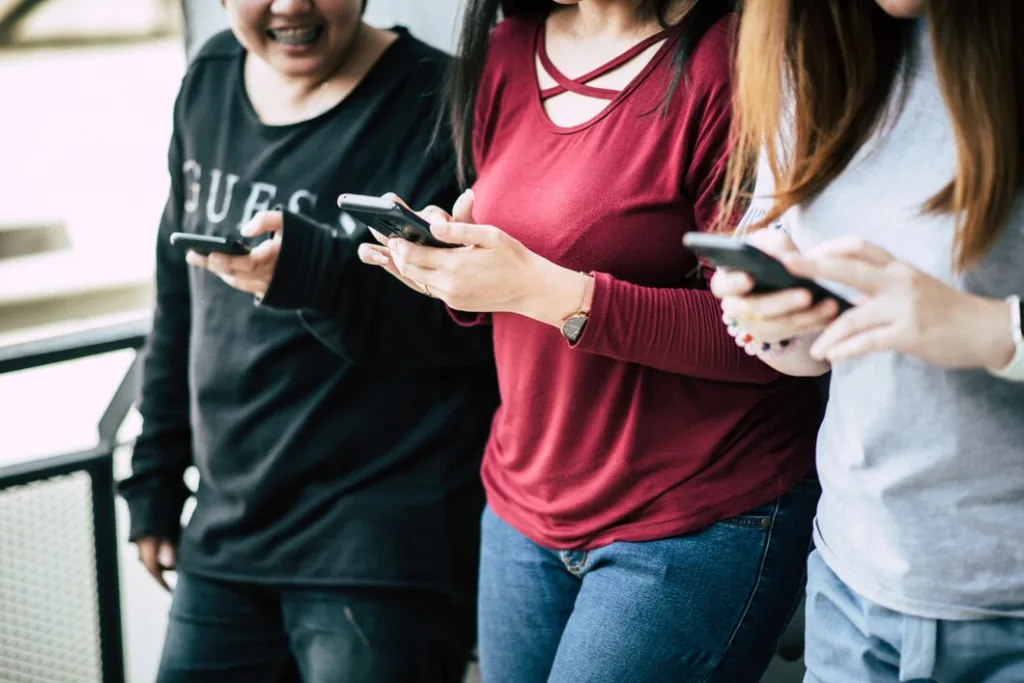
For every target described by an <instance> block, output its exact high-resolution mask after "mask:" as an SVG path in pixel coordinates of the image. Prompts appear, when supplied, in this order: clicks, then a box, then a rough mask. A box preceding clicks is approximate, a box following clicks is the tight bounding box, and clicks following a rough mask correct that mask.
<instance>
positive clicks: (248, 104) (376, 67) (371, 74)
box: [237, 26, 410, 133]
mask: <svg viewBox="0 0 1024 683" xmlns="http://www.w3.org/2000/svg"><path fill="white" fill-rule="evenodd" d="M387 30H388V31H391V32H393V33H395V34H396V35H397V36H398V37H397V38H396V39H395V40H393V41H391V44H390V45H388V46H387V47H385V48H384V51H383V52H381V53H380V55H378V57H377V59H376V61H375V62H374V63H373V64H372V65H371V66H370V69H369V70H368V71H367V72H366V73H365V74H363V77H362V78H361V79H360V80H359V82H358V83H356V85H355V87H353V88H352V91H351V92H349V94H348V95H346V96H345V97H344V98H342V100H341V101H340V102H337V103H336V104H334V106H332V107H330V108H328V109H325V110H324V111H322V112H320V113H319V114H316V115H315V116H311V117H309V118H308V119H302V120H301V121H292V122H291V123H265V122H264V121H263V120H262V119H260V115H259V114H258V113H257V112H256V107H254V106H253V104H252V100H251V99H249V91H248V90H246V87H245V60H246V59H248V58H249V54H248V51H247V50H246V49H245V48H244V47H242V48H241V55H242V58H241V59H240V60H238V72H237V73H238V78H239V81H238V93H239V97H240V99H241V101H242V108H243V110H244V111H245V113H246V115H247V116H248V117H249V118H250V120H252V121H253V122H254V123H255V124H256V125H257V126H258V127H259V129H260V130H261V131H263V132H264V133H281V132H286V131H290V130H295V129H298V128H302V127H303V126H308V125H309V124H311V123H315V122H317V121H320V120H322V119H325V118H327V117H329V116H331V115H333V114H334V113H335V112H337V111H338V110H339V109H341V108H342V107H346V106H350V105H349V102H351V101H352V100H353V99H356V100H358V98H359V97H361V96H362V93H363V91H364V90H366V89H367V88H368V87H370V86H368V85H367V84H366V83H367V81H370V82H371V85H372V81H373V80H374V79H376V78H378V74H379V73H380V72H382V71H385V72H386V66H387V62H390V61H392V59H393V57H391V55H392V53H395V52H398V51H400V50H401V49H402V46H404V44H405V43H406V42H407V41H408V40H409V39H410V34H409V31H408V29H406V28H405V27H404V26H392V27H389V28H388V29H387ZM382 65H383V66H382Z"/></svg>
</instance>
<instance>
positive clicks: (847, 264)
mask: <svg viewBox="0 0 1024 683" xmlns="http://www.w3.org/2000/svg"><path fill="white" fill-rule="evenodd" d="M786 266H787V268H789V270H790V271H791V272H792V273H793V274H794V275H798V276H802V277H807V278H821V279H824V280H831V281H834V282H838V283H840V284H843V285H847V286H849V287H851V288H853V289H855V290H857V291H858V292H860V293H861V295H862V296H861V297H860V298H858V299H856V300H855V301H854V303H856V305H855V306H854V308H852V309H851V310H849V311H847V312H846V313H844V314H843V315H841V316H840V317H839V318H838V319H836V320H835V322H833V323H831V324H830V325H829V326H828V327H827V328H826V329H825V330H824V331H823V332H822V333H821V335H820V336H819V337H818V339H817V340H816V341H815V342H814V344H813V345H812V346H811V356H813V357H814V358H816V359H818V360H827V361H830V362H833V363H834V362H836V361H842V360H847V359H850V358H855V357H857V356H863V355H865V354H868V353H873V352H877V351H895V352H899V353H904V354H908V355H912V356H916V357H918V358H921V359H922V360H924V361H927V362H929V363H932V364H934V365H939V366H942V367H946V368H982V367H984V368H999V367H1003V366H1005V365H1006V364H1007V363H1008V362H1009V361H1010V359H1011V358H1012V357H1013V351H1014V348H1013V339H1012V336H1011V333H1010V325H1009V320H1010V317H1009V309H1008V307H1007V304H1006V302H1004V301H1001V300H998V299H987V298H984V297H979V296H975V295H972V294H967V293H964V292H960V291H958V290H956V289H953V288H952V287H949V286H948V285H946V284H945V283H943V282H941V281H939V280H937V279H935V278H933V277H931V276H929V275H927V274H926V273H924V272H922V271H921V270H918V269H917V268H915V267H913V266H912V265H910V264H908V263H906V262H904V261H900V260H897V259H896V258H895V257H893V256H892V255H891V254H889V253H888V252H887V251H885V250H884V249H881V248H880V247H877V246H875V245H873V244H870V243H867V242H864V241H863V240H860V239H856V238H841V239H838V240H835V241H833V242H830V243H827V244H825V245H822V246H821V247H818V248H817V249H815V250H813V251H811V252H809V253H808V254H807V255H806V256H805V257H794V258H792V259H790V260H787V262H786Z"/></svg>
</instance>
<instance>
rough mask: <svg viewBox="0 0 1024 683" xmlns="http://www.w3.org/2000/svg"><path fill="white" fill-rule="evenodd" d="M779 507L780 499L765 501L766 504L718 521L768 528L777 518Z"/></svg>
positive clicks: (744, 526)
mask: <svg viewBox="0 0 1024 683" xmlns="http://www.w3.org/2000/svg"><path fill="white" fill-rule="evenodd" d="M778 509H779V502H778V500H773V501H771V502H768V503H765V504H764V505H758V506H757V507H756V508H754V509H752V510H748V511H747V512H744V513H743V514H742V515H736V516H735V517H728V518H726V519H723V520H721V521H720V522H718V523H719V524H727V525H729V526H736V527H740V528H743V529H762V530H766V529H770V528H771V527H772V522H773V521H774V519H775V514H776V513H777V512H778Z"/></svg>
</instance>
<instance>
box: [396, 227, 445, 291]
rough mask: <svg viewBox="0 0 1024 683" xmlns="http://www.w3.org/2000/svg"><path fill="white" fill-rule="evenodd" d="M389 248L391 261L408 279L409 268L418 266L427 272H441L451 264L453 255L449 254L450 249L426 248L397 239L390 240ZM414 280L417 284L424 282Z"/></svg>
mask: <svg viewBox="0 0 1024 683" xmlns="http://www.w3.org/2000/svg"><path fill="white" fill-rule="evenodd" d="M387 246H388V250H389V251H390V252H391V260H392V261H394V262H395V265H397V266H398V270H399V271H401V272H402V273H403V274H405V275H406V276H407V277H408V276H409V275H408V273H406V270H405V269H406V267H407V266H417V267H419V268H422V269H426V270H439V269H443V268H446V267H447V266H448V265H449V264H450V257H451V254H449V251H451V250H449V249H435V248H433V247H424V246H420V245H419V244H415V243H413V242H410V241H409V240H403V239H399V238H397V237H393V238H391V239H389V240H388V244H387ZM413 279H414V280H416V281H417V282H422V280H419V279H418V278H413Z"/></svg>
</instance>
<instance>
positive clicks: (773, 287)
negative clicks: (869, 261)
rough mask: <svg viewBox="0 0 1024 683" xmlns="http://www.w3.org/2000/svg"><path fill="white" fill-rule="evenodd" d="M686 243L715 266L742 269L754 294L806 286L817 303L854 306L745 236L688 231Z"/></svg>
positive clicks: (845, 308) (684, 242)
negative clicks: (790, 269) (783, 262)
mask: <svg viewBox="0 0 1024 683" xmlns="http://www.w3.org/2000/svg"><path fill="white" fill-rule="evenodd" d="M683 246H684V247H686V248H687V249H689V250H690V251H692V252H693V253H694V254H696V255H697V256H699V257H701V258H703V259H705V260H706V261H707V262H708V263H710V264H711V265H713V266H714V267H716V268H725V269H727V270H740V271H743V272H744V273H746V274H747V275H749V276H750V278H751V279H752V280H753V281H754V290H753V293H755V294H768V293H771V292H778V291H782V290H784V289H806V290H807V291H809V292H810V293H811V296H812V297H813V299H814V303H815V304H817V303H820V302H822V301H825V300H826V299H832V300H834V301H835V302H836V303H837V304H839V312H840V313H842V312H843V311H846V310H848V309H850V308H852V307H853V304H851V303H850V302H849V301H848V300H846V299H845V298H843V297H841V296H839V295H838V294H835V293H834V292H832V291H830V290H829V289H827V288H826V287H824V286H822V285H820V284H818V283H817V282H815V281H814V280H808V279H806V278H801V277H797V276H795V275H793V274H792V273H790V272H789V271H788V270H786V267H785V266H784V265H782V263H781V262H780V261H779V260H778V259H776V258H774V257H773V256H770V255H768V254H766V253H765V252H763V251H761V250H760V249H758V248H757V247H755V246H753V245H752V244H749V243H748V242H747V241H746V240H744V239H742V238H739V237H730V236H728V235H709V234H707V233H702V232H689V233H686V234H685V235H684V236H683Z"/></svg>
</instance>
